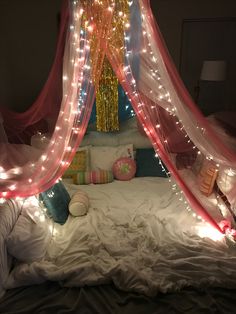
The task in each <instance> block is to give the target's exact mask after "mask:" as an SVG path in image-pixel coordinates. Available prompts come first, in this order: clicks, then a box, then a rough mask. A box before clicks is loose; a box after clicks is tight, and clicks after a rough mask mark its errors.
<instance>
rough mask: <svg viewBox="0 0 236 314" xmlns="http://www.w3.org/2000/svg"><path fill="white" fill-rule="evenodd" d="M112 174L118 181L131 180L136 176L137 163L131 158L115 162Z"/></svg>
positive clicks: (122, 158) (123, 158)
mask: <svg viewBox="0 0 236 314" xmlns="http://www.w3.org/2000/svg"><path fill="white" fill-rule="evenodd" d="M112 172H113V175H114V177H115V179H117V180H121V181H128V180H131V179H132V178H133V177H134V176H135V172H136V163H135V161H134V160H133V159H131V158H129V157H121V158H119V159H117V160H116V161H115V162H114V164H113V167H112Z"/></svg>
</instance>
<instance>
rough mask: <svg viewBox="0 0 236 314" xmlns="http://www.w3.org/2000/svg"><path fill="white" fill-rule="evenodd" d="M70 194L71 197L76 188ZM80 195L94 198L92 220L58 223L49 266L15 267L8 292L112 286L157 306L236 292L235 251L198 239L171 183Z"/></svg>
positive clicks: (118, 185)
mask: <svg viewBox="0 0 236 314" xmlns="http://www.w3.org/2000/svg"><path fill="white" fill-rule="evenodd" d="M144 187H145V188H144ZM66 188H67V189H68V191H69V192H70V194H71V195H73V193H75V191H76V190H77V189H78V186H77V185H73V184H66ZM80 189H83V190H85V191H86V193H88V195H89V198H90V207H89V211H88V214H87V215H85V216H82V217H72V216H69V217H68V219H67V221H66V223H65V224H64V225H63V226H62V225H60V224H56V223H54V228H53V236H52V238H51V239H50V241H49V242H48V246H47V250H46V253H45V256H44V257H43V259H41V260H40V261H36V262H35V261H32V262H31V263H20V264H16V265H15V266H14V268H13V269H11V271H10V273H9V275H8V276H7V277H6V278H5V282H4V288H6V289H13V291H17V290H14V288H19V287H22V286H31V285H35V284H37V285H39V284H40V285H41V286H42V287H43V286H44V287H45V286H46V287H48V288H49V287H51V289H52V290H53V289H56V286H53V288H52V286H50V285H49V286H47V285H48V283H47V282H48V281H49V282H57V283H58V282H59V283H60V286H61V287H63V288H62V289H65V287H71V288H72V287H73V288H74V287H86V286H97V285H99V286H100V285H113V288H111V286H110V288H106V287H104V288H101V287H100V289H105V290H106V289H108V290H109V289H113V290H112V291H119V290H122V291H126V292H129V293H131V295H133V296H137V295H142V298H145V297H144V296H146V297H149V298H150V297H151V298H152V300H153V298H154V297H156V296H157V295H158V294H160V293H169V295H171V294H173V293H176V292H177V293H179V291H181V290H182V289H186V288H189V287H192V288H195V289H196V288H198V289H199V288H200V289H205V288H206V287H209V289H211V288H219V289H222V288H231V289H234V288H236V270H235V262H236V255H235V247H234V246H229V245H228V244H227V243H226V242H225V240H221V241H214V240H211V239H209V238H204V237H200V236H199V231H200V235H201V236H204V228H206V226H202V225H201V224H200V223H198V224H196V221H195V219H194V218H193V217H192V216H191V215H186V209H185V208H184V207H183V204H182V202H180V201H179V196H178V195H176V191H172V190H170V189H169V182H168V179H166V178H134V179H132V180H131V181H127V182H120V181H117V180H116V181H114V182H112V183H109V184H101V185H87V186H80ZM13 213H14V211H13ZM14 218H16V217H14ZM16 221H17V220H16ZM16 221H15V223H16ZM201 231H202V232H203V233H202V234H201ZM9 270H10V269H9ZM21 289H22V288H21ZM25 289H26V288H25ZM35 289H39V288H35ZM68 289H69V288H68ZM85 289H86V288H85ZM117 289H118V290H117ZM21 291H23V290H21ZM24 291H27V290H24ZM69 291H71V290H69ZM89 291H90V290H89ZM232 291H233V290H232ZM110 292H111V291H110ZM10 293H11V292H10ZM119 293H121V294H122V292H119ZM5 300H6V301H7V300H8V299H7V297H6V299H5ZM150 300H151V299H150ZM153 302H154V301H153ZM2 304H3V305H4V299H3V303H2Z"/></svg>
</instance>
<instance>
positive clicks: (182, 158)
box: [175, 151, 197, 170]
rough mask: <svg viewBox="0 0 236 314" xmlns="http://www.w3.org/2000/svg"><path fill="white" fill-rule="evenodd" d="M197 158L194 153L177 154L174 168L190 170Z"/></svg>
mask: <svg viewBox="0 0 236 314" xmlns="http://www.w3.org/2000/svg"><path fill="white" fill-rule="evenodd" d="M196 158H197V153H196V152H195V151H190V152H185V153H178V154H176V157H175V161H176V168H177V169H178V170H182V169H185V168H187V169H189V168H192V166H193V165H194V163H195V161H196Z"/></svg>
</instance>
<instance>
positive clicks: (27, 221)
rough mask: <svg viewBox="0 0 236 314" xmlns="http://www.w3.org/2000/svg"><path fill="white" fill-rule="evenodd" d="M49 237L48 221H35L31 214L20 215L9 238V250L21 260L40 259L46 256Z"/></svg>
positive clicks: (28, 261)
mask: <svg viewBox="0 0 236 314" xmlns="http://www.w3.org/2000/svg"><path fill="white" fill-rule="evenodd" d="M49 239H50V231H49V227H48V225H47V224H46V223H35V222H34V221H33V220H32V219H31V218H30V217H29V216H28V217H27V216H25V215H20V216H19V218H18V220H17V222H16V224H15V226H14V228H13V230H12V232H11V233H10V235H9V236H8V238H7V250H8V252H9V253H10V254H11V255H12V256H14V257H15V258H16V259H18V260H19V261H21V262H25V263H31V262H34V261H39V260H41V259H43V258H44V256H45V253H46V248H47V244H48V241H49Z"/></svg>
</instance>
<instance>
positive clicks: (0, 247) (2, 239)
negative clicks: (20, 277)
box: [0, 199, 21, 298]
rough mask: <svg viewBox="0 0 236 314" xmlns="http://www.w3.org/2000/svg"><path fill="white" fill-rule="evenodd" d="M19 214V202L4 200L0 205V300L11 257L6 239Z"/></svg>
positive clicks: (10, 264)
mask: <svg viewBox="0 0 236 314" xmlns="http://www.w3.org/2000/svg"><path fill="white" fill-rule="evenodd" d="M20 212H21V201H16V200H13V199H8V200H6V202H5V203H3V204H0V298H1V297H2V296H3V294H4V288H3V284H4V282H5V281H6V280H7V277H8V276H9V273H10V269H11V266H12V256H10V255H9V254H8V253H7V246H6V239H7V238H8V235H9V234H10V233H11V231H12V229H13V227H14V225H15V223H16V221H17V219H18V217H19V215H20Z"/></svg>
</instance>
